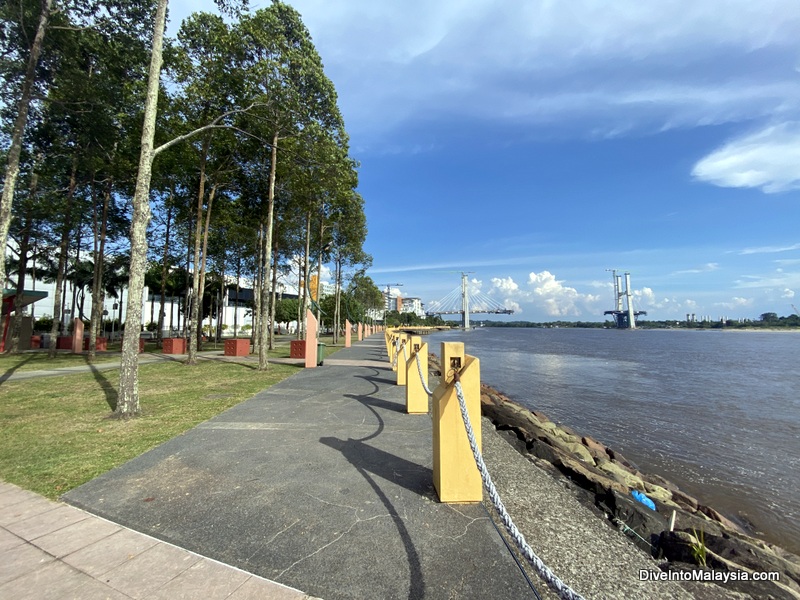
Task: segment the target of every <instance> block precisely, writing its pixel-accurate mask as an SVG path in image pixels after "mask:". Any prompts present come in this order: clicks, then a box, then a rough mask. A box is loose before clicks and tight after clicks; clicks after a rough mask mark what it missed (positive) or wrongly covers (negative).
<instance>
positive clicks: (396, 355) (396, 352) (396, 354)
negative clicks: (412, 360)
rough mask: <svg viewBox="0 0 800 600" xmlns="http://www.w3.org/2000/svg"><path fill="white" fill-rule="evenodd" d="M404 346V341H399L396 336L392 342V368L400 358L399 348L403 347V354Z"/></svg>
mask: <svg viewBox="0 0 800 600" xmlns="http://www.w3.org/2000/svg"><path fill="white" fill-rule="evenodd" d="M405 347H406V341H405V340H403V343H402V344H401V343H400V338H397V339H396V340H395V342H394V360H393V361H392V368H393V369H394V368H395V367H396V366H397V359H398V358H400V348H403V353H404V354H405Z"/></svg>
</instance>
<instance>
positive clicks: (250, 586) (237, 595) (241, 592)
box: [226, 576, 308, 600]
mask: <svg viewBox="0 0 800 600" xmlns="http://www.w3.org/2000/svg"><path fill="white" fill-rule="evenodd" d="M305 598H308V596H306V595H305V594H304V593H303V592H299V591H297V590H293V589H292V588H288V587H285V586H282V585H280V584H278V583H274V582H272V581H269V580H267V579H262V578H260V577H255V576H253V577H251V578H250V579H248V580H247V581H245V582H244V583H243V584H242V585H241V586H239V588H238V589H237V590H236V591H235V592H233V593H232V594H231V595H230V596H228V598H227V599H226V600H303V599H305Z"/></svg>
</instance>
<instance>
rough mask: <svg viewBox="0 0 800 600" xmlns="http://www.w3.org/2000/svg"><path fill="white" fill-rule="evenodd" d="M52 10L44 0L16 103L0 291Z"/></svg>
mask: <svg viewBox="0 0 800 600" xmlns="http://www.w3.org/2000/svg"><path fill="white" fill-rule="evenodd" d="M52 8H53V0H44V1H43V2H41V11H40V13H39V23H38V26H37V28H36V34H35V36H34V38H33V42H32V44H31V48H30V53H29V55H28V60H27V67H26V70H25V79H24V81H23V84H22V92H21V94H20V97H19V101H18V102H17V118H16V120H15V121H14V129H13V130H12V133H11V145H10V147H9V149H8V162H7V164H6V172H5V178H4V179H3V192H2V196H0V288H5V284H6V245H7V244H8V229H9V226H10V224H11V206H12V203H13V201H14V189H15V187H16V185H17V176H18V175H19V161H20V155H21V153H22V136H23V135H24V133H25V126H26V125H27V124H28V111H29V110H30V105H31V97H32V95H33V87H34V83H35V79H36V67H37V65H38V64H39V56H40V55H41V53H42V45H43V44H44V36H45V32H46V31H47V24H48V22H49V21H50V12H51V10H52Z"/></svg>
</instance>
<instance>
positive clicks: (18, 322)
mask: <svg viewBox="0 0 800 600" xmlns="http://www.w3.org/2000/svg"><path fill="white" fill-rule="evenodd" d="M30 239H31V217H30V214H28V215H27V216H26V217H25V223H24V224H23V228H22V239H21V240H20V244H19V272H18V274H17V295H16V296H15V297H14V320H13V321H12V325H11V344H10V345H9V348H8V353H9V354H18V353H19V335H20V331H21V330H22V313H23V304H22V303H23V297H22V296H23V292H24V291H25V278H26V277H27V274H28V249H29V246H30ZM6 318H7V319H10V318H11V315H8V316H7V317H6Z"/></svg>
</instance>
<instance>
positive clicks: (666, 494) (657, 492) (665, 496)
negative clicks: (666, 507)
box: [643, 479, 678, 506]
mask: <svg viewBox="0 0 800 600" xmlns="http://www.w3.org/2000/svg"><path fill="white" fill-rule="evenodd" d="M643 482H644V491H645V493H646V494H647V495H648V496H649V497H650V498H652V499H653V500H658V501H659V502H663V503H664V504H673V505H675V506H678V505H677V504H676V503H675V502H673V501H672V492H670V491H669V490H668V489H667V488H663V487H661V486H660V485H656V484H654V483H650V482H649V481H647V480H646V479H643Z"/></svg>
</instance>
